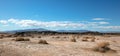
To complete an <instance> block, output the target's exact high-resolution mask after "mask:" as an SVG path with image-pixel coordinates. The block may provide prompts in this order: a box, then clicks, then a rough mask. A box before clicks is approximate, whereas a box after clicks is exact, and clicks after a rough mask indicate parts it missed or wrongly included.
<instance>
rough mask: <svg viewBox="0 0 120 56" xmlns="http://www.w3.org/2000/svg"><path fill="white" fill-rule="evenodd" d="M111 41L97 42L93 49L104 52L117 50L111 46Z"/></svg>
mask: <svg viewBox="0 0 120 56" xmlns="http://www.w3.org/2000/svg"><path fill="white" fill-rule="evenodd" d="M109 45H110V44H109V42H100V43H97V46H95V47H94V48H93V51H97V52H102V53H106V52H108V51H114V52H115V50H112V49H111V48H109Z"/></svg>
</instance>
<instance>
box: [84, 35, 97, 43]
mask: <svg viewBox="0 0 120 56" xmlns="http://www.w3.org/2000/svg"><path fill="white" fill-rule="evenodd" d="M82 41H91V42H94V41H95V37H93V36H92V37H83V38H82Z"/></svg>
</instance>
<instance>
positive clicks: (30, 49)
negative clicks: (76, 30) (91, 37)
mask: <svg viewBox="0 0 120 56" xmlns="http://www.w3.org/2000/svg"><path fill="white" fill-rule="evenodd" d="M54 37H55V36H54ZM59 37H60V38H53V36H42V38H30V37H28V38H30V41H20V42H19V41H18V42H16V41H12V40H11V39H13V38H3V39H0V56H120V41H119V40H120V36H111V37H103V36H95V37H96V38H98V40H95V42H83V41H81V38H82V37H83V36H80V37H79V38H77V42H70V41H69V38H68V37H71V36H68V35H67V36H66V35H64V36H63V35H62V36H59ZM65 37H66V38H65ZM40 39H45V40H46V41H47V42H48V43H49V44H38V43H37V41H38V40H40ZM103 41H107V42H110V48H111V49H113V50H116V51H117V52H116V53H112V52H108V53H100V52H94V51H92V50H90V49H91V48H92V47H94V46H95V45H96V43H98V42H103Z"/></svg>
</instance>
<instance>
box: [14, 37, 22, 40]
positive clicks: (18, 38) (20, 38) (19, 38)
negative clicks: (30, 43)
mask: <svg viewBox="0 0 120 56" xmlns="http://www.w3.org/2000/svg"><path fill="white" fill-rule="evenodd" d="M15 41H24V38H22V37H17V38H16V39H15Z"/></svg>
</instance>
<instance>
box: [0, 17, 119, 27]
mask: <svg viewBox="0 0 120 56" xmlns="http://www.w3.org/2000/svg"><path fill="white" fill-rule="evenodd" d="M0 23H2V24H3V25H4V24H6V25H9V24H13V25H17V26H20V27H50V28H52V27H55V28H56V27H57V28H60V27H62V28H80V29H81V28H100V29H120V26H103V25H104V24H110V23H109V22H105V21H101V22H89V21H81V22H79V21H78V22H72V21H48V22H45V21H37V20H19V19H13V18H11V19H8V20H0Z"/></svg>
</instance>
